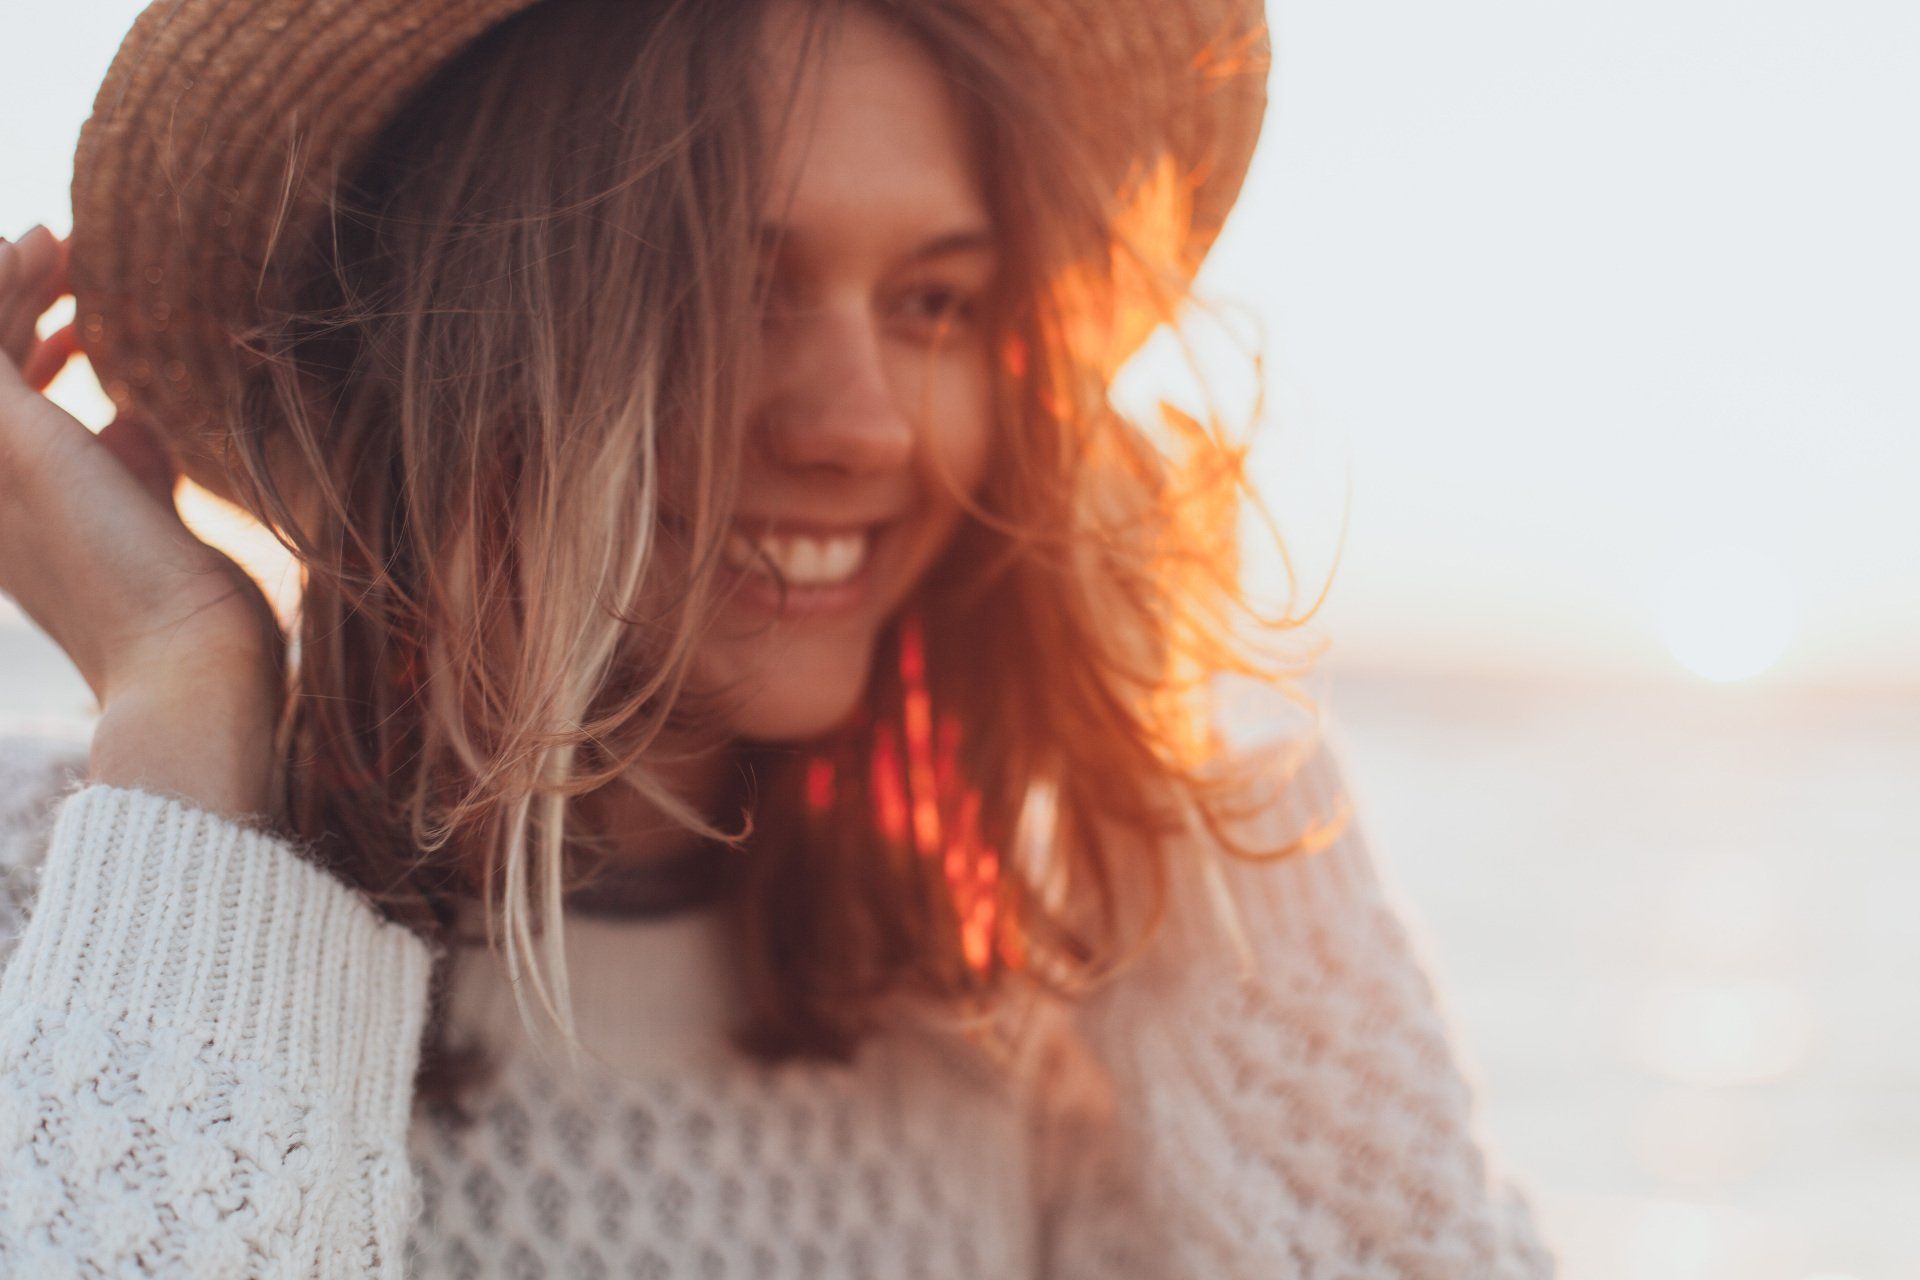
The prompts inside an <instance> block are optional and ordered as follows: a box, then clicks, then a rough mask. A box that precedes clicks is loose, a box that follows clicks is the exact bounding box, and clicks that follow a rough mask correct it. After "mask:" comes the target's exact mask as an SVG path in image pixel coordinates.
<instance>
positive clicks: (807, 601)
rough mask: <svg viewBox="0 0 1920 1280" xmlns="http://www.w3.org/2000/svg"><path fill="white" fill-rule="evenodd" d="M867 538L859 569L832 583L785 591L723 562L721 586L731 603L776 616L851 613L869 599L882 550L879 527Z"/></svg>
mask: <svg viewBox="0 0 1920 1280" xmlns="http://www.w3.org/2000/svg"><path fill="white" fill-rule="evenodd" d="M867 537H868V542H867V554H866V558H865V559H864V560H862V561H861V563H860V568H859V569H858V570H857V571H856V572H855V573H854V575H853V576H852V577H851V578H848V579H846V580H845V581H842V582H836V583H834V584H833V585H831V586H819V587H799V586H793V585H791V584H790V585H789V586H788V587H787V589H786V591H785V593H784V594H783V593H782V592H781V590H780V584H779V583H778V582H777V581H775V580H774V579H772V578H770V577H768V576H767V575H766V574H764V573H761V572H759V571H758V570H756V569H740V568H735V567H734V566H732V565H723V566H722V567H721V574H722V588H723V590H725V591H726V592H727V598H728V600H729V601H730V602H731V603H733V604H736V605H741V606H744V607H745V608H747V609H749V610H751V611H752V612H754V613H759V614H766V615H770V616H772V617H776V618H832V617H839V616H841V615H844V614H849V613H852V612H854V611H855V610H856V609H858V608H860V606H861V605H863V604H865V603H866V601H867V595H868V592H869V591H870V589H871V583H872V579H873V558H874V554H875V553H876V552H877V551H878V550H879V549H880V533H879V531H878V530H875V531H874V532H873V533H870V534H868V535H867Z"/></svg>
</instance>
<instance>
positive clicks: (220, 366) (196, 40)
mask: <svg viewBox="0 0 1920 1280" xmlns="http://www.w3.org/2000/svg"><path fill="white" fill-rule="evenodd" d="M535 2H536V0H353V2H351V3H317V2H316V0H155V2H154V3H152V4H150V5H149V6H148V7H147V8H146V9H145V10H144V11H143V12H142V13H141V14H140V16H139V17H138V18H137V19H136V20H135V21H134V24H133V27H132V29H131V30H130V31H129V32H128V34H127V37H126V39H125V40H124V42H123V43H122V44H121V46H120V51H119V53H118V54H117V55H116V56H115V58H114V60H113V64H112V66H111V67H110V68H109V69H108V71H107V76H106V79H105V81H104V82H103V83H102V84H101V86H100V90H99V93H98V95H97V96H96V98H95V101H94V107H93V114H92V115H91V117H90V118H89V119H88V120H87V122H86V124H85V125H84V127H83V128H82V129H81V131H80V140H79V146H78V149H77V151H76V153H75V156H74V176H73V237H72V257H71V268H72V270H71V278H72V283H73V288H74V294H75V301H76V309H75V315H76V319H77V326H78V333H79V338H80V344H81V347H82V349H83V350H84V351H85V352H86V353H87V355H88V357H89V359H90V360H91V361H92V363H93V366H94V369H95V371H96V372H97V373H98V374H99V377H100V382H101V385H102V386H103V387H104V388H105V389H106V392H107V394H108V395H109V396H110V397H111V398H112V399H113V400H114V402H115V403H116V404H117V405H118V406H119V407H120V408H121V409H122V410H123V411H134V412H138V413H139V414H140V415H141V416H143V417H145V418H146V419H148V420H149V421H150V422H151V423H152V424H153V426H154V428H155V430H156V432H157V433H158V434H160V435H161V437H162V438H163V440H164V441H165V442H166V443H167V444H168V446H169V447H170V448H171V449H173V451H174V452H175V454H176V456H177V457H178V458H179V461H180V463H181V466H182V468H183V469H184V470H185V471H186V473H187V475H188V476H189V477H190V478H192V479H193V480H194V481H196V482H197V483H199V484H201V485H202V486H204V487H206V488H208V489H211V490H212V491H214V492H215V493H219V494H222V495H223V496H226V497H228V498H231V497H232V496H233V495H232V493H231V492H230V491H229V490H228V488H227V487H226V485H225V483H224V481H223V479H222V475H223V464H222V458H223V445H224V442H225V434H224V433H225V432H226V430H228V429H229V427H230V424H231V422H232V421H233V418H234V410H233V408H232V406H233V405H235V404H236V403H237V397H238V394H239V390H240V388H241V386H242V380H243V375H244V368H243V359H244V353H241V352H238V351H236V350H235V349H234V347H233V345H232V342H231V339H230V335H231V334H232V333H233V332H235V331H236V330H237V329H239V328H240V327H242V326H244V325H247V324H249V323H252V322H253V321H254V320H256V319H257V318H258V316H259V314H260V311H259V308H260V306H261V305H262V304H263V303H264V304H276V303H278V302H279V301H280V300H278V299H274V298H272V297H271V296H267V297H261V296H260V295H259V294H258V293H257V290H258V289H259V282H260V281H262V280H263V279H267V280H269V281H270V280H271V277H269V276H267V275H266V273H265V272H264V267H265V265H266V263H267V258H268V251H269V248H270V245H269V237H268V232H269V228H270V226H271V222H272V219H273V217H274V215H275V212H276V209H277V208H278V206H279V204H280V202H281V201H282V200H285V201H286V202H287V210H288V221H287V225H286V227H285V228H284V229H283V232H282V235H283V238H284V239H285V242H287V243H301V242H303V241H304V238H305V234H306V233H307V232H308V231H310V230H311V229H312V227H313V225H314V223H315V222H316V221H317V220H318V219H319V218H320V217H321V216H322V215H323V208H324V206H323V203H322V201H323V199H324V196H325V192H324V191H323V190H321V189H319V186H318V182H319V179H318V178H317V177H316V176H315V175H319V174H325V173H327V172H329V171H332V170H335V169H336V168H337V171H338V172H343V173H344V172H351V171H352V168H353V161H354V159H355V157H356V156H358V155H359V154H360V153H361V152H362V150H363V148H364V147H365V146H366V145H367V144H368V143H369V142H371V141H372V139H373V138H374V135H375V134H376V133H377V132H378V131H379V129H380V127H381V126H382V125H383V124H384V123H385V122H386V120H387V119H388V117H389V116H390V115H391V113H393V112H394V111H396V110H397V109H399V108H400V106H401V105H402V104H403V103H404V101H405V99H406V97H407V95H408V94H409V92H410V91H411V90H413V89H414V88H415V87H416V86H418V85H419V84H420V83H421V81H423V80H424V79H425V78H427V76H428V75H429V74H430V73H432V72H433V71H434V70H436V69H437V68H438V67H440V66H441V65H442V64H444V63H445V62H446V61H447V60H448V59H449V58H451V56H452V55H453V54H454V53H456V52H457V51H458V50H459V49H460V48H461V47H462V46H464V45H466V44H468V43H469V42H470V41H472V40H473V39H474V38H475V37H476V36H478V35H480V34H481V33H482V32H484V31H485V30H487V29H488V28H490V27H492V26H493V25H495V24H496V23H498V22H500V21H501V20H503V19H505V18H507V17H509V16H511V15H512V14H514V13H516V12H518V11H520V10H522V9H525V8H527V7H529V5H531V4H532V3H535ZM974 3H975V4H976V6H977V9H978V11H979V13H980V16H981V18H982V20H983V21H984V22H985V23H986V24H987V25H988V26H989V27H990V28H992V29H994V30H996V31H998V32H999V33H1001V34H1002V35H1003V36H1005V37H1007V38H1009V39H1011V40H1013V41H1014V42H1016V47H1021V48H1024V49H1025V50H1026V51H1027V52H1028V53H1029V54H1030V55H1031V56H1032V58H1033V59H1034V65H1036V66H1038V67H1043V68H1046V69H1047V70H1048V73H1049V74H1057V75H1061V76H1065V77H1068V79H1069V83H1070V85H1071V87H1072V90H1073V92H1075V93H1076V94H1080V95H1084V98H1083V100H1084V101H1087V102H1089V103H1098V104H1100V105H1099V108H1098V110H1097V111H1095V112H1091V113H1089V114H1090V117H1092V118H1095V119H1098V120H1100V121H1101V123H1100V125H1099V126H1098V128H1099V129H1100V130H1101V136H1099V137H1095V138H1089V139H1088V142H1089V145H1090V146H1092V147H1093V148H1094V149H1095V153H1096V154H1098V155H1100V156H1102V157H1110V158H1111V161H1112V162H1113V163H1116V164H1122V165H1123V167H1122V168H1121V169H1120V170H1118V171H1117V172H1116V177H1115V181H1116V188H1117V189H1119V187H1120V186H1122V185H1123V184H1124V181H1125V179H1124V177H1123V176H1122V175H1123V174H1124V173H1126V172H1139V171H1143V170H1137V169H1132V168H1129V167H1125V166H1134V165H1138V166H1143V167H1152V166H1155V165H1161V164H1164V163H1165V162H1166V161H1168V160H1170V161H1172V163H1173V164H1174V165H1175V166H1176V172H1178V173H1180V174H1182V175H1185V176H1186V177H1187V178H1188V180H1189V181H1190V182H1191V184H1192V188H1193V189H1192V195H1193V217H1192V229H1191V231H1190V232H1189V234H1188V236H1187V239H1188V242H1189V243H1188V246H1187V251H1186V252H1185V253H1184V254H1183V255H1182V259H1183V261H1184V262H1185V263H1186V264H1188V266H1187V268H1186V269H1188V270H1191V269H1192V268H1193V267H1197V266H1198V264H1199V261H1200V259H1201V257H1202V256H1203V255H1204V253H1205V252H1206V250H1207V248H1208V247H1209V246H1210V245H1211V244H1212V242H1213V240H1214V237H1215V235H1216V234H1217V233H1218V231H1219V228H1220V224H1221V222H1222V221H1223V220H1224V219H1225V217H1226V214H1227V210H1228V208H1229V207H1230V206H1231V205H1232V203H1233V200H1234V197H1235V196H1236V195H1237V194H1238V192H1239V189H1240V185H1241V182H1242V180H1243V178H1244V177H1245V174H1246V168H1247V164H1248V161H1249V159H1250V158H1251V156H1252V153H1253V146H1254V141H1255V138H1256V137H1257V135H1258V132H1259V128H1260V118H1261V114H1262V111H1263V108H1264V106H1265V102H1266V83H1265V82H1266V70H1267V59H1268V45H1267V35H1266V27H1265V21H1264V16H1263V14H1262V11H1261V0H974ZM296 123H297V127H298V132H299V146H300V154H301V157H302V159H301V168H300V169H299V170H298V172H300V173H302V174H303V175H306V176H307V179H308V180H307V181H306V182H305V183H304V185H303V184H301V183H296V184H295V185H294V186H293V188H292V189H291V190H285V191H283V190H281V182H282V176H283V173H284V168H285V161H286V158H287V156H288V154H289V148H290V145H291V138H292V135H293V132H294V126H295V125H296Z"/></svg>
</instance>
